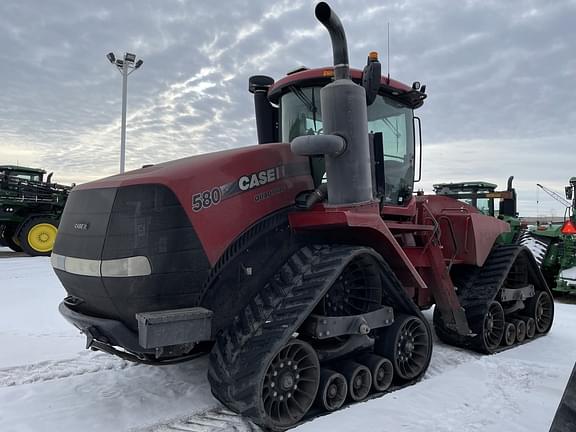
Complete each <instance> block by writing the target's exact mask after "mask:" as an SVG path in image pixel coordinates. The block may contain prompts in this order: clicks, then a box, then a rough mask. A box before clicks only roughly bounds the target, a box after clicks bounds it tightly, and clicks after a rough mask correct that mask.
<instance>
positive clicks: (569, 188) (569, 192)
mask: <svg viewBox="0 0 576 432" xmlns="http://www.w3.org/2000/svg"><path fill="white" fill-rule="evenodd" d="M564 191H565V192H566V199H568V200H571V199H572V186H566V187H565V188H564Z"/></svg>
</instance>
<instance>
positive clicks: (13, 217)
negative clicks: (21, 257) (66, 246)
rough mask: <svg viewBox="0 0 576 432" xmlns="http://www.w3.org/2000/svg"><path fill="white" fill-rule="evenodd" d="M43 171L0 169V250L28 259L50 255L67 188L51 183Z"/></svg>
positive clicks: (0, 166)
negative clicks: (6, 249) (4, 249)
mask: <svg viewBox="0 0 576 432" xmlns="http://www.w3.org/2000/svg"><path fill="white" fill-rule="evenodd" d="M45 174H46V171H44V170H42V169H37V168H28V167H21V166H14V165H0V246H7V247H9V248H10V249H12V250H13V251H15V252H25V253H27V254H28V255H32V256H47V255H50V253H51V252H52V247H53V245H54V240H55V239H56V233H57V232H58V222H59V220H60V215H61V214H62V211H63V210H64V204H65V203H66V199H67V198H68V194H69V192H70V189H71V187H69V186H64V185H60V184H57V183H52V182H51V179H52V174H49V175H48V176H47V177H46V179H44V176H45Z"/></svg>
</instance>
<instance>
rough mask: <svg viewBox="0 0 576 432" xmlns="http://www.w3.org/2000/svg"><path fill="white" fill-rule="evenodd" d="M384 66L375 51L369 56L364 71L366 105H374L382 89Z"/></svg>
mask: <svg viewBox="0 0 576 432" xmlns="http://www.w3.org/2000/svg"><path fill="white" fill-rule="evenodd" d="M381 74H382V65H381V64H380V62H379V61H378V53H377V52H375V51H373V52H371V53H370V54H369V55H368V61H367V62H366V66H364V70H363V71H362V87H364V90H366V105H372V104H373V103H374V101H375V100H376V96H378V90H379V89H380V77H381Z"/></svg>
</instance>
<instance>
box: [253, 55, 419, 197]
mask: <svg viewBox="0 0 576 432" xmlns="http://www.w3.org/2000/svg"><path fill="white" fill-rule="evenodd" d="M377 62H378V60H377V55H376V53H371V54H370V57H369V59H368V64H367V66H366V68H365V69H364V71H361V70H357V69H351V70H350V78H351V80H352V81H353V82H355V83H356V84H359V85H362V86H363V87H364V88H365V90H366V95H367V96H366V105H367V118H368V125H367V127H368V133H369V137H370V140H369V145H370V160H371V161H372V163H371V168H372V173H371V174H372V183H373V184H374V197H375V198H378V199H379V200H380V201H381V203H382V205H396V206H399V205H400V206H401V205H405V204H406V203H407V202H408V201H409V200H410V198H411V196H412V194H413V190H414V181H415V172H416V171H418V172H419V171H420V170H419V169H416V139H418V140H419V139H420V134H419V133H415V129H416V128H415V120H416V121H418V119H417V118H416V117H414V113H413V110H414V109H415V108H418V107H420V106H421V105H422V103H423V101H424V99H425V97H426V94H425V93H424V91H425V87H422V88H421V87H420V84H419V83H414V84H413V86H412V87H409V86H406V85H404V84H402V83H400V82H397V81H394V80H391V79H388V78H383V77H381V75H380V67H379V65H380V63H377ZM376 64H377V66H378V67H374V66H375V65H376ZM333 81H334V68H332V67H329V68H319V69H307V68H299V69H297V70H295V71H293V72H289V73H288V74H287V75H286V76H285V77H284V78H282V79H281V80H279V81H278V82H276V83H274V81H273V80H272V79H271V78H269V77H265V76H254V77H251V78H250V87H249V89H250V91H251V92H252V93H254V96H255V105H256V117H257V126H258V138H259V143H260V144H265V143H272V142H283V143H290V142H292V141H293V140H294V139H295V138H297V137H301V136H313V135H322V134H324V122H323V111H322V103H321V97H320V92H321V90H322V88H323V87H324V86H326V85H327V84H329V83H331V82H333ZM374 82H375V83H376V84H374ZM416 125H417V126H418V128H419V122H418V123H416ZM310 163H311V172H312V177H313V179H314V184H315V187H318V186H320V185H321V184H322V183H325V182H330V179H329V178H328V177H329V176H327V174H326V166H325V158H324V156H323V155H311V156H310ZM418 177H419V175H418ZM418 180H419V179H416V181H418Z"/></svg>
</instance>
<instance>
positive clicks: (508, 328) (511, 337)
mask: <svg viewBox="0 0 576 432" xmlns="http://www.w3.org/2000/svg"><path fill="white" fill-rule="evenodd" d="M514 342H516V326H515V325H514V323H511V322H507V323H506V324H504V337H503V338H502V345H504V346H511V345H513V344H514Z"/></svg>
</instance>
